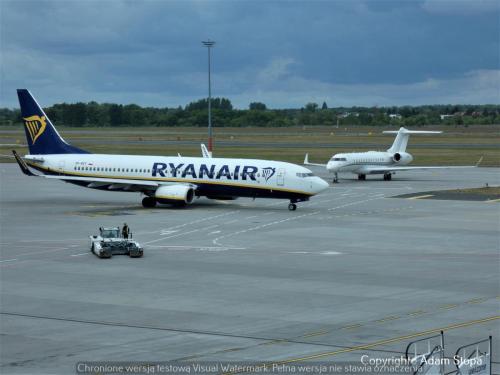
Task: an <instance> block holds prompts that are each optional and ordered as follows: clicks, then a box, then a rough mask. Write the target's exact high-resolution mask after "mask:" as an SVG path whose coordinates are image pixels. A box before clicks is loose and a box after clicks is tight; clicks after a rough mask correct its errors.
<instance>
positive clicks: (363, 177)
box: [358, 174, 366, 181]
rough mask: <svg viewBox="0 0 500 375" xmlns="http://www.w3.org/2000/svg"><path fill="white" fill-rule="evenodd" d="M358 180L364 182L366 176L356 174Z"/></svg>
mask: <svg viewBox="0 0 500 375" xmlns="http://www.w3.org/2000/svg"><path fill="white" fill-rule="evenodd" d="M358 180H361V181H364V180H366V174H358Z"/></svg>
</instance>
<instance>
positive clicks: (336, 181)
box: [332, 172, 339, 184]
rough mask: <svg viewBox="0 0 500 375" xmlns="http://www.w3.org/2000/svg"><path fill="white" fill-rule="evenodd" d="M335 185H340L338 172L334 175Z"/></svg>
mask: <svg viewBox="0 0 500 375" xmlns="http://www.w3.org/2000/svg"><path fill="white" fill-rule="evenodd" d="M332 182H333V183H334V184H336V183H338V182H339V174H338V173H337V172H335V174H334V175H333V181H332Z"/></svg>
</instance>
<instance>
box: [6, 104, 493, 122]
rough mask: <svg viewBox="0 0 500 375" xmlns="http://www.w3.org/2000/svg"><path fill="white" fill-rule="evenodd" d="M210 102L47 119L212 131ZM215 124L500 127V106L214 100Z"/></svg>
mask: <svg viewBox="0 0 500 375" xmlns="http://www.w3.org/2000/svg"><path fill="white" fill-rule="evenodd" d="M207 105H208V100H207V99H201V100H198V101H194V102H191V103H189V104H188V105H186V106H185V107H184V108H182V107H177V108H167V107H165V108H154V107H141V106H139V105H136V104H128V105H122V104H110V103H101V104H99V103H96V102H89V103H74V104H68V103H62V104H54V105H53V106H51V107H47V108H45V109H44V110H45V112H46V114H47V116H48V117H49V118H50V119H51V120H52V121H53V122H54V123H55V124H57V125H63V126H76V127H86V126H97V127H108V126H111V127H115V126H137V127H140V126H206V125H207ZM211 107H212V123H213V125H214V126H217V127H247V126H262V127H286V126H302V125H337V124H338V125H339V126H344V125H400V126H421V125H427V124H447V125H474V124H485V125H487V124H500V105H465V104H464V105H422V106H400V107H396V106H393V107H333V108H330V107H329V106H328V105H327V103H325V102H323V103H322V105H321V106H320V105H318V104H317V103H307V104H306V105H304V107H303V108H300V109H268V108H267V106H266V105H265V104H264V103H260V102H253V103H250V105H249V108H248V109H245V110H241V109H235V108H233V105H232V104H231V101H230V100H229V99H227V98H213V99H212V102H211ZM21 123H22V118H21V113H20V111H19V110H17V109H8V108H0V125H3V126H5V125H19V124H21Z"/></svg>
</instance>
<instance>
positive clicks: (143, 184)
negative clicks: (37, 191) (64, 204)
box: [42, 175, 160, 190]
mask: <svg viewBox="0 0 500 375" xmlns="http://www.w3.org/2000/svg"><path fill="white" fill-rule="evenodd" d="M42 177H45V178H49V179H54V180H61V181H67V182H78V181H81V182H84V183H88V185H89V186H88V187H99V186H107V185H108V186H109V187H108V189H109V190H123V189H124V190H156V188H157V187H158V186H160V184H159V183H158V182H154V181H145V180H128V179H121V178H100V177H77V176H57V175H44V176H42Z"/></svg>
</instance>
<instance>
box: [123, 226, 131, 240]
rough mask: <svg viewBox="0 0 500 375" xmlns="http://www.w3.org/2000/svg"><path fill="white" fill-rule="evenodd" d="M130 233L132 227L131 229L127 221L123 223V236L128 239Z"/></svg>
mask: <svg viewBox="0 0 500 375" xmlns="http://www.w3.org/2000/svg"><path fill="white" fill-rule="evenodd" d="M129 233H130V229H129V227H128V225H127V223H123V228H122V236H123V238H127V239H128V235H129Z"/></svg>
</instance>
